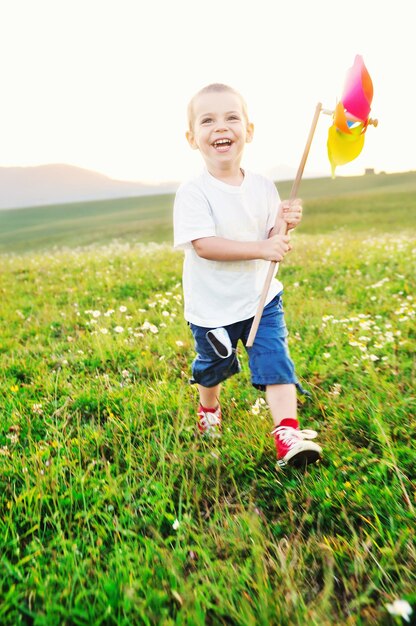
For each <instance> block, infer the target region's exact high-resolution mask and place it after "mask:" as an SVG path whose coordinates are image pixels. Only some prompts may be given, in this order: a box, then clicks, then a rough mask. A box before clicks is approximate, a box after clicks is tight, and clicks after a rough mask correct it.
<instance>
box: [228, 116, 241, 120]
mask: <svg viewBox="0 0 416 626" xmlns="http://www.w3.org/2000/svg"><path fill="white" fill-rule="evenodd" d="M228 119H229V120H239V119H240V118H239V117H238V115H230V116H229V118H228Z"/></svg>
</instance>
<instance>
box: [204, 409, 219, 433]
mask: <svg viewBox="0 0 416 626" xmlns="http://www.w3.org/2000/svg"><path fill="white" fill-rule="evenodd" d="M201 412H202V413H203V417H201V419H200V420H199V422H200V424H202V426H203V427H204V428H207V429H208V430H209V429H210V428H212V427H213V426H221V420H220V418H219V411H218V409H217V410H216V411H215V413H212V412H211V411H207V412H206V413H205V411H201ZM199 415H201V413H200V414H199Z"/></svg>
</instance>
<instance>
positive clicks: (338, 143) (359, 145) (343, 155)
mask: <svg viewBox="0 0 416 626" xmlns="http://www.w3.org/2000/svg"><path fill="white" fill-rule="evenodd" d="M362 130H363V125H362V124H360V125H359V126H357V127H356V128H353V129H351V134H348V135H347V134H345V133H342V132H340V131H339V130H338V129H337V128H336V126H334V125H332V126H331V127H330V129H329V131H328V142H327V147H328V158H329V162H330V163H331V169H332V178H335V168H336V167H337V166H338V165H345V163H349V162H350V161H353V160H354V159H356V158H357V156H358V155H359V154H360V152H361V150H362V149H363V146H364V133H363V132H362Z"/></svg>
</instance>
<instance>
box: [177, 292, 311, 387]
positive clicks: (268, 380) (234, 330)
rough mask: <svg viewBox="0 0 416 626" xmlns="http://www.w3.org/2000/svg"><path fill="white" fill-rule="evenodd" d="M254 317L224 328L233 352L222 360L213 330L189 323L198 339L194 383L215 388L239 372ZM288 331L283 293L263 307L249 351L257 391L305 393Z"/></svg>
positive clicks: (252, 377)
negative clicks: (240, 351) (274, 388)
mask: <svg viewBox="0 0 416 626" xmlns="http://www.w3.org/2000/svg"><path fill="white" fill-rule="evenodd" d="M252 323H253V318H252V317H250V318H249V319H247V320H243V321H241V322H235V323H234V324H229V325H228V326H224V328H225V330H226V331H227V333H228V335H229V338H230V340H231V345H232V353H231V355H230V356H228V357H227V358H221V357H220V356H218V354H217V353H216V351H215V350H214V348H213V346H212V344H211V343H210V342H209V341H208V339H207V337H206V334H207V332H208V331H209V330H211V329H210V328H205V327H202V326H196V325H195V324H191V323H190V324H189V326H190V328H191V331H192V334H193V336H194V339H195V350H196V352H197V356H196V358H195V360H194V361H193V363H192V378H191V381H190V382H191V383H198V384H200V385H202V386H203V387H215V385H218V384H219V383H221V382H222V381H224V380H226V379H227V378H230V376H233V374H237V372H239V371H240V369H241V367H240V363H239V361H238V357H237V344H238V342H239V341H241V342H242V343H243V345H244V346H245V345H246V342H247V339H248V335H249V333H250V329H251V325H252ZM287 335H288V332H287V328H286V322H285V319H284V312H283V302H282V295H281V293H280V294H278V295H277V296H275V297H274V298H273V300H271V302H269V304H268V305H267V306H266V307H265V308H264V311H263V315H262V317H261V320H260V324H259V328H258V331H257V335H256V338H255V340H254V344H253V346H252V347H251V348H246V349H247V353H248V359H249V367H250V372H251V382H252V384H253V386H254V387H256V389H261V390H262V391H264V390H265V388H266V385H287V384H294V385H296V386H297V387H298V389H299V390H300V391H301V392H302V393H305V392H304V390H303V389H302V388H301V386H300V385H299V382H298V380H297V378H296V374H295V367H294V364H293V361H292V359H291V358H290V355H289V350H288V345H287Z"/></svg>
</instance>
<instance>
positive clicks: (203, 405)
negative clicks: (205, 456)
mask: <svg viewBox="0 0 416 626" xmlns="http://www.w3.org/2000/svg"><path fill="white" fill-rule="evenodd" d="M198 389H199V407H198V429H199V432H200V433H201V434H202V435H207V436H208V437H211V438H218V437H221V407H220V403H219V402H220V391H221V384H218V385H215V387H204V386H203V385H198Z"/></svg>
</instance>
